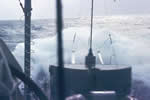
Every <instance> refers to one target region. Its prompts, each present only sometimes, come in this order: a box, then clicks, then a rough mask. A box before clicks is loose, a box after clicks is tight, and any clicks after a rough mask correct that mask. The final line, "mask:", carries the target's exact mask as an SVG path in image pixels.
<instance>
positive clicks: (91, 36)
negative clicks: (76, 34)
mask: <svg viewBox="0 0 150 100" xmlns="http://www.w3.org/2000/svg"><path fill="white" fill-rule="evenodd" d="M93 5H94V0H92V7H91V34H90V49H92V40H93Z"/></svg>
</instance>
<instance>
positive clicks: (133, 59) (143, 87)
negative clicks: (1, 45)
mask: <svg viewBox="0 0 150 100" xmlns="http://www.w3.org/2000/svg"><path fill="white" fill-rule="evenodd" d="M89 34H90V17H79V18H68V19H64V30H63V35H64V38H63V39H64V51H65V54H64V60H65V63H66V64H68V63H71V62H72V61H71V59H72V51H73V50H74V51H75V53H74V56H73V57H74V58H73V59H75V63H76V64H84V59H85V58H84V57H85V56H86V55H87V53H88V47H89ZM109 34H111V37H112V45H111V43H110V40H109ZM74 37H76V38H75V39H74ZM0 38H2V39H3V40H4V41H5V42H6V43H7V45H8V47H9V48H10V50H11V51H12V52H13V54H14V55H15V57H16V58H17V60H18V61H19V63H20V65H21V66H22V68H23V65H24V63H23V61H24V59H23V58H24V57H23V56H24V21H23V20H16V21H15V20H9V21H0ZM73 40H75V41H74V42H73ZM31 46H32V50H31V52H32V59H31V61H32V78H33V79H34V80H36V79H37V77H38V73H40V72H41V71H43V73H44V75H45V76H47V77H48V67H49V65H52V64H56V63H57V54H56V52H57V51H56V25H55V20H53V19H50V20H48V19H45V20H33V21H32V42H31ZM93 50H94V55H95V56H96V57H97V64H98V63H99V59H98V51H100V52H101V56H102V58H103V61H104V63H105V64H110V57H111V56H113V59H112V61H111V62H112V64H120V65H129V66H132V68H133V70H132V71H133V78H132V79H133V83H132V95H133V96H135V97H137V98H138V99H139V100H149V98H150V74H149V73H150V15H143V16H135V15H131V16H95V17H94V27H93Z"/></svg>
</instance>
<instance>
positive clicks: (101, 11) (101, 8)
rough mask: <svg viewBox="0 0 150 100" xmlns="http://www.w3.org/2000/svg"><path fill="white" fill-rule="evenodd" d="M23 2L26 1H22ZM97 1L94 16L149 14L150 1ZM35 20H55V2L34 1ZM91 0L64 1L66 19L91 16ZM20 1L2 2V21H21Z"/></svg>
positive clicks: (7, 0)
mask: <svg viewBox="0 0 150 100" xmlns="http://www.w3.org/2000/svg"><path fill="white" fill-rule="evenodd" d="M21 1H22V2H23V1H24V0H21ZM113 1H114V0H95V3H94V15H96V16H98V15H115V14H120V15H122V14H149V13H150V0H116V1H117V2H113ZM32 4H33V12H32V15H33V16H32V18H33V19H41V18H54V16H55V0H32ZM90 4H91V0H63V8H64V17H77V16H89V15H90V6H91V5H90ZM21 16H23V12H22V10H21V8H20V6H19V2H18V0H1V1H0V20H2V19H20V18H21Z"/></svg>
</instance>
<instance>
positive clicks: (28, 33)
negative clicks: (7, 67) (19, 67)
mask: <svg viewBox="0 0 150 100" xmlns="http://www.w3.org/2000/svg"><path fill="white" fill-rule="evenodd" d="M31 10H32V8H31V0H25V8H24V13H25V56H24V71H25V74H26V75H27V76H28V77H30V57H31V44H30V42H31ZM24 93H25V94H24V95H25V100H31V97H30V90H29V89H28V87H27V86H25V92H24Z"/></svg>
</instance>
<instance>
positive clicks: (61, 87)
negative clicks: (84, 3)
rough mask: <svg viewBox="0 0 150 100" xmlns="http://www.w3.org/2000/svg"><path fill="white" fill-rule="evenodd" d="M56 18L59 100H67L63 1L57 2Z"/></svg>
mask: <svg viewBox="0 0 150 100" xmlns="http://www.w3.org/2000/svg"><path fill="white" fill-rule="evenodd" d="M56 17H57V54H58V67H59V73H58V76H59V83H58V87H59V88H58V89H59V93H58V94H59V96H58V99H59V100H65V95H64V88H65V87H64V81H63V79H64V76H63V68H64V61H63V39H62V28H63V17H62V0H56Z"/></svg>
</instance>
